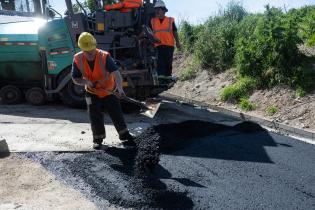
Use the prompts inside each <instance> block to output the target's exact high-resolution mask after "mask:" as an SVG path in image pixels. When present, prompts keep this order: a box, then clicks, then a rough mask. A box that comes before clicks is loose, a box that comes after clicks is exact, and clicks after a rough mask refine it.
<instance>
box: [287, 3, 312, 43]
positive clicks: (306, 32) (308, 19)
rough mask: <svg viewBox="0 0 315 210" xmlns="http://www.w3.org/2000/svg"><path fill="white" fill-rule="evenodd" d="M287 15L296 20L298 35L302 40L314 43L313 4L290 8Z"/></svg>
mask: <svg viewBox="0 0 315 210" xmlns="http://www.w3.org/2000/svg"><path fill="white" fill-rule="evenodd" d="M288 15H289V16H291V17H294V18H295V19H296V20H297V25H298V29H299V31H298V35H299V36H300V37H301V38H302V39H303V41H304V42H305V43H306V44H308V45H310V46H314V45H315V6H305V7H303V8H301V9H292V10H290V11H289V12H288Z"/></svg>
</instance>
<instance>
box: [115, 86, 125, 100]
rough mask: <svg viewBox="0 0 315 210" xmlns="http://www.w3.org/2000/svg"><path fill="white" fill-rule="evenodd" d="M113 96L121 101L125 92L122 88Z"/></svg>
mask: <svg viewBox="0 0 315 210" xmlns="http://www.w3.org/2000/svg"><path fill="white" fill-rule="evenodd" d="M115 95H116V96H117V97H118V98H119V99H122V98H124V97H125V96H126V94H125V91H124V90H123V89H122V88H117V91H116V93H115Z"/></svg>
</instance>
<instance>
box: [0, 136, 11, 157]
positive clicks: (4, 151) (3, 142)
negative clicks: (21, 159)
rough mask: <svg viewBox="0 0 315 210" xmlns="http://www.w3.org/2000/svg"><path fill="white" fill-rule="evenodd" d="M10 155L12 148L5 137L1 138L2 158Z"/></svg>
mask: <svg viewBox="0 0 315 210" xmlns="http://www.w3.org/2000/svg"><path fill="white" fill-rule="evenodd" d="M9 156H10V150H9V147H8V144H7V142H6V140H5V139H2V140H0V158H6V157H9Z"/></svg>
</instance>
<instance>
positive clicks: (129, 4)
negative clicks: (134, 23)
mask: <svg viewBox="0 0 315 210" xmlns="http://www.w3.org/2000/svg"><path fill="white" fill-rule="evenodd" d="M142 5H143V1H142V0H120V2H118V3H116V4H107V5H105V10H106V11H110V10H119V11H121V12H128V11H130V10H131V9H136V8H139V7H141V6H142Z"/></svg>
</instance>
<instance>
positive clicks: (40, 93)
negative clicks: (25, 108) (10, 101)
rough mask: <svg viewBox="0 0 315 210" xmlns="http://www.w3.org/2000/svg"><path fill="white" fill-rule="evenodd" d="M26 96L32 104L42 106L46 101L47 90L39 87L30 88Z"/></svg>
mask: <svg viewBox="0 0 315 210" xmlns="http://www.w3.org/2000/svg"><path fill="white" fill-rule="evenodd" d="M25 98H26V100H27V101H28V102H29V103H30V104H32V105H34V106H40V105H43V104H45V102H46V95H45V92H44V90H43V89H42V88H39V87H33V88H31V89H28V90H27V91H26V93H25Z"/></svg>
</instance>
